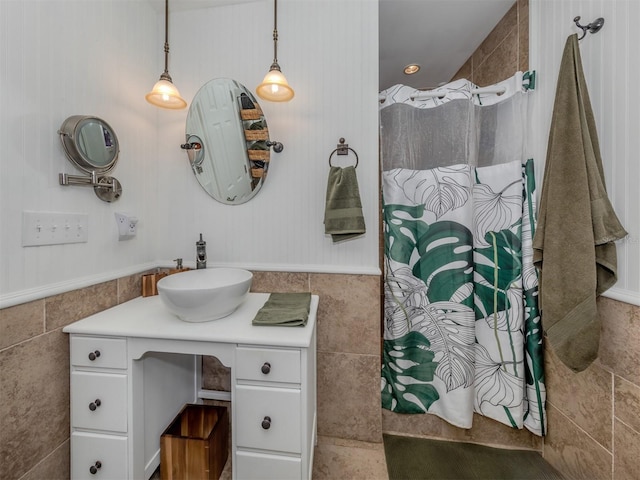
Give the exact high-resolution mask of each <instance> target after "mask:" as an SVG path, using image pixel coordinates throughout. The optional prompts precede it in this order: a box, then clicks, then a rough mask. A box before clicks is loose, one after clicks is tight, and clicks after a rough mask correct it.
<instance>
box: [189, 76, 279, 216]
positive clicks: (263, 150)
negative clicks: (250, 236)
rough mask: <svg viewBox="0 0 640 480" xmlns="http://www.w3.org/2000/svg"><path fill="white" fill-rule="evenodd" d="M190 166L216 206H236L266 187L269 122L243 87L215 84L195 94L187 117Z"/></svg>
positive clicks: (228, 82)
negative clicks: (216, 202)
mask: <svg viewBox="0 0 640 480" xmlns="http://www.w3.org/2000/svg"><path fill="white" fill-rule="evenodd" d="M185 133H186V141H187V143H185V144H184V145H182V148H183V149H185V150H187V154H188V157H189V163H190V164H191V169H192V171H193V174H194V175H195V176H196V178H197V180H198V183H200V185H201V186H202V188H204V190H205V191H206V192H207V193H208V194H209V195H211V197H213V198H214V199H216V200H217V201H219V202H222V203H225V204H228V205H238V204H241V203H245V202H247V201H249V200H250V199H251V198H253V197H254V196H255V195H256V194H257V193H258V191H259V190H260V188H261V187H262V185H263V184H264V182H265V179H266V176H267V171H268V169H269V159H270V153H271V152H270V148H269V145H271V143H270V142H269V130H268V129H267V121H266V119H265V117H264V115H263V113H262V110H261V109H260V105H258V102H257V101H256V99H255V97H254V96H253V94H252V93H251V92H250V91H249V90H248V89H247V88H246V87H245V86H244V85H242V84H241V83H239V82H237V81H235V80H232V79H229V78H215V79H213V80H210V81H209V82H207V83H205V84H204V85H203V86H202V88H200V90H198V92H197V93H196V96H195V98H194V99H193V101H192V102H191V105H190V107H189V112H188V114H187V124H186V132H185Z"/></svg>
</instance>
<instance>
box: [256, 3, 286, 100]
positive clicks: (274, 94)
mask: <svg viewBox="0 0 640 480" xmlns="http://www.w3.org/2000/svg"><path fill="white" fill-rule="evenodd" d="M256 93H257V94H258V97H260V98H262V99H263V100H268V101H270V102H288V101H289V100H291V99H292V98H293V96H294V94H295V93H294V91H293V88H291V87H290V86H289V82H287V79H286V78H285V76H284V74H283V73H282V71H281V70H280V65H278V0H273V63H272V64H271V68H269V71H268V72H267V74H266V75H265V76H264V80H262V83H261V84H260V85H258V86H257V87H256Z"/></svg>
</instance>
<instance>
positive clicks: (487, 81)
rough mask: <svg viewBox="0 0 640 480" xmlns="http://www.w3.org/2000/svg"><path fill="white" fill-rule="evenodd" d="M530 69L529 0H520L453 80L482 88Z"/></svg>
mask: <svg viewBox="0 0 640 480" xmlns="http://www.w3.org/2000/svg"><path fill="white" fill-rule="evenodd" d="M528 69H529V0H517V1H516V2H515V4H514V5H513V7H511V9H510V10H509V11H508V12H507V13H506V14H505V16H504V17H503V18H502V20H500V22H499V23H498V25H496V27H495V28H494V29H493V30H492V31H491V33H490V34H489V35H487V38H485V39H484V41H483V42H482V44H481V45H480V46H479V47H478V48H477V50H476V51H475V52H474V53H473V54H472V55H471V56H470V57H469V59H468V60H467V61H466V62H465V63H464V65H462V67H460V70H458V72H457V73H456V74H455V75H454V76H453V78H452V79H451V80H456V79H458V78H466V79H467V80H470V81H471V82H473V83H475V84H476V85H478V86H480V87H485V86H487V85H493V84H494V83H497V82H500V81H502V80H504V79H505V78H508V77H510V76H512V75H513V74H514V73H515V72H517V71H522V72H526V71H527V70H528Z"/></svg>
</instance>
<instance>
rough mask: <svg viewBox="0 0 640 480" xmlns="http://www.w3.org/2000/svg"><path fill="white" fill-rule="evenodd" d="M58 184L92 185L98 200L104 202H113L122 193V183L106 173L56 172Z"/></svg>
mask: <svg viewBox="0 0 640 480" xmlns="http://www.w3.org/2000/svg"><path fill="white" fill-rule="evenodd" d="M58 179H59V181H60V185H65V186H69V185H77V186H85V187H93V190H94V191H95V193H96V195H97V196H98V198H100V200H103V201H105V202H113V201H114V200H117V199H118V198H120V195H122V185H121V184H120V182H119V181H118V180H117V179H116V178H114V177H109V176H106V175H97V174H96V172H91V174H90V175H69V174H68V173H60V174H58Z"/></svg>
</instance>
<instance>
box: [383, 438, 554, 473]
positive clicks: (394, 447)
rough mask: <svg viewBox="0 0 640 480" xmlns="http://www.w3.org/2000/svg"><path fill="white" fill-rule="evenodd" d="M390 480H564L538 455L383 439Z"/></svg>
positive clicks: (415, 439)
mask: <svg viewBox="0 0 640 480" xmlns="http://www.w3.org/2000/svg"><path fill="white" fill-rule="evenodd" d="M384 452H385V457H386V460H387V470H388V472H389V480H562V479H563V477H562V475H560V474H559V473H558V471H557V470H555V469H554V468H553V467H552V466H551V465H549V464H548V463H547V462H546V461H545V460H544V459H543V458H542V456H541V455H540V454H539V453H538V452H533V451H527V450H505V449H500V448H492V447H485V446H483V445H474V444H471V443H459V442H446V441H441V440H428V439H424V438H410V437H400V436H395V435H384Z"/></svg>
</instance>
